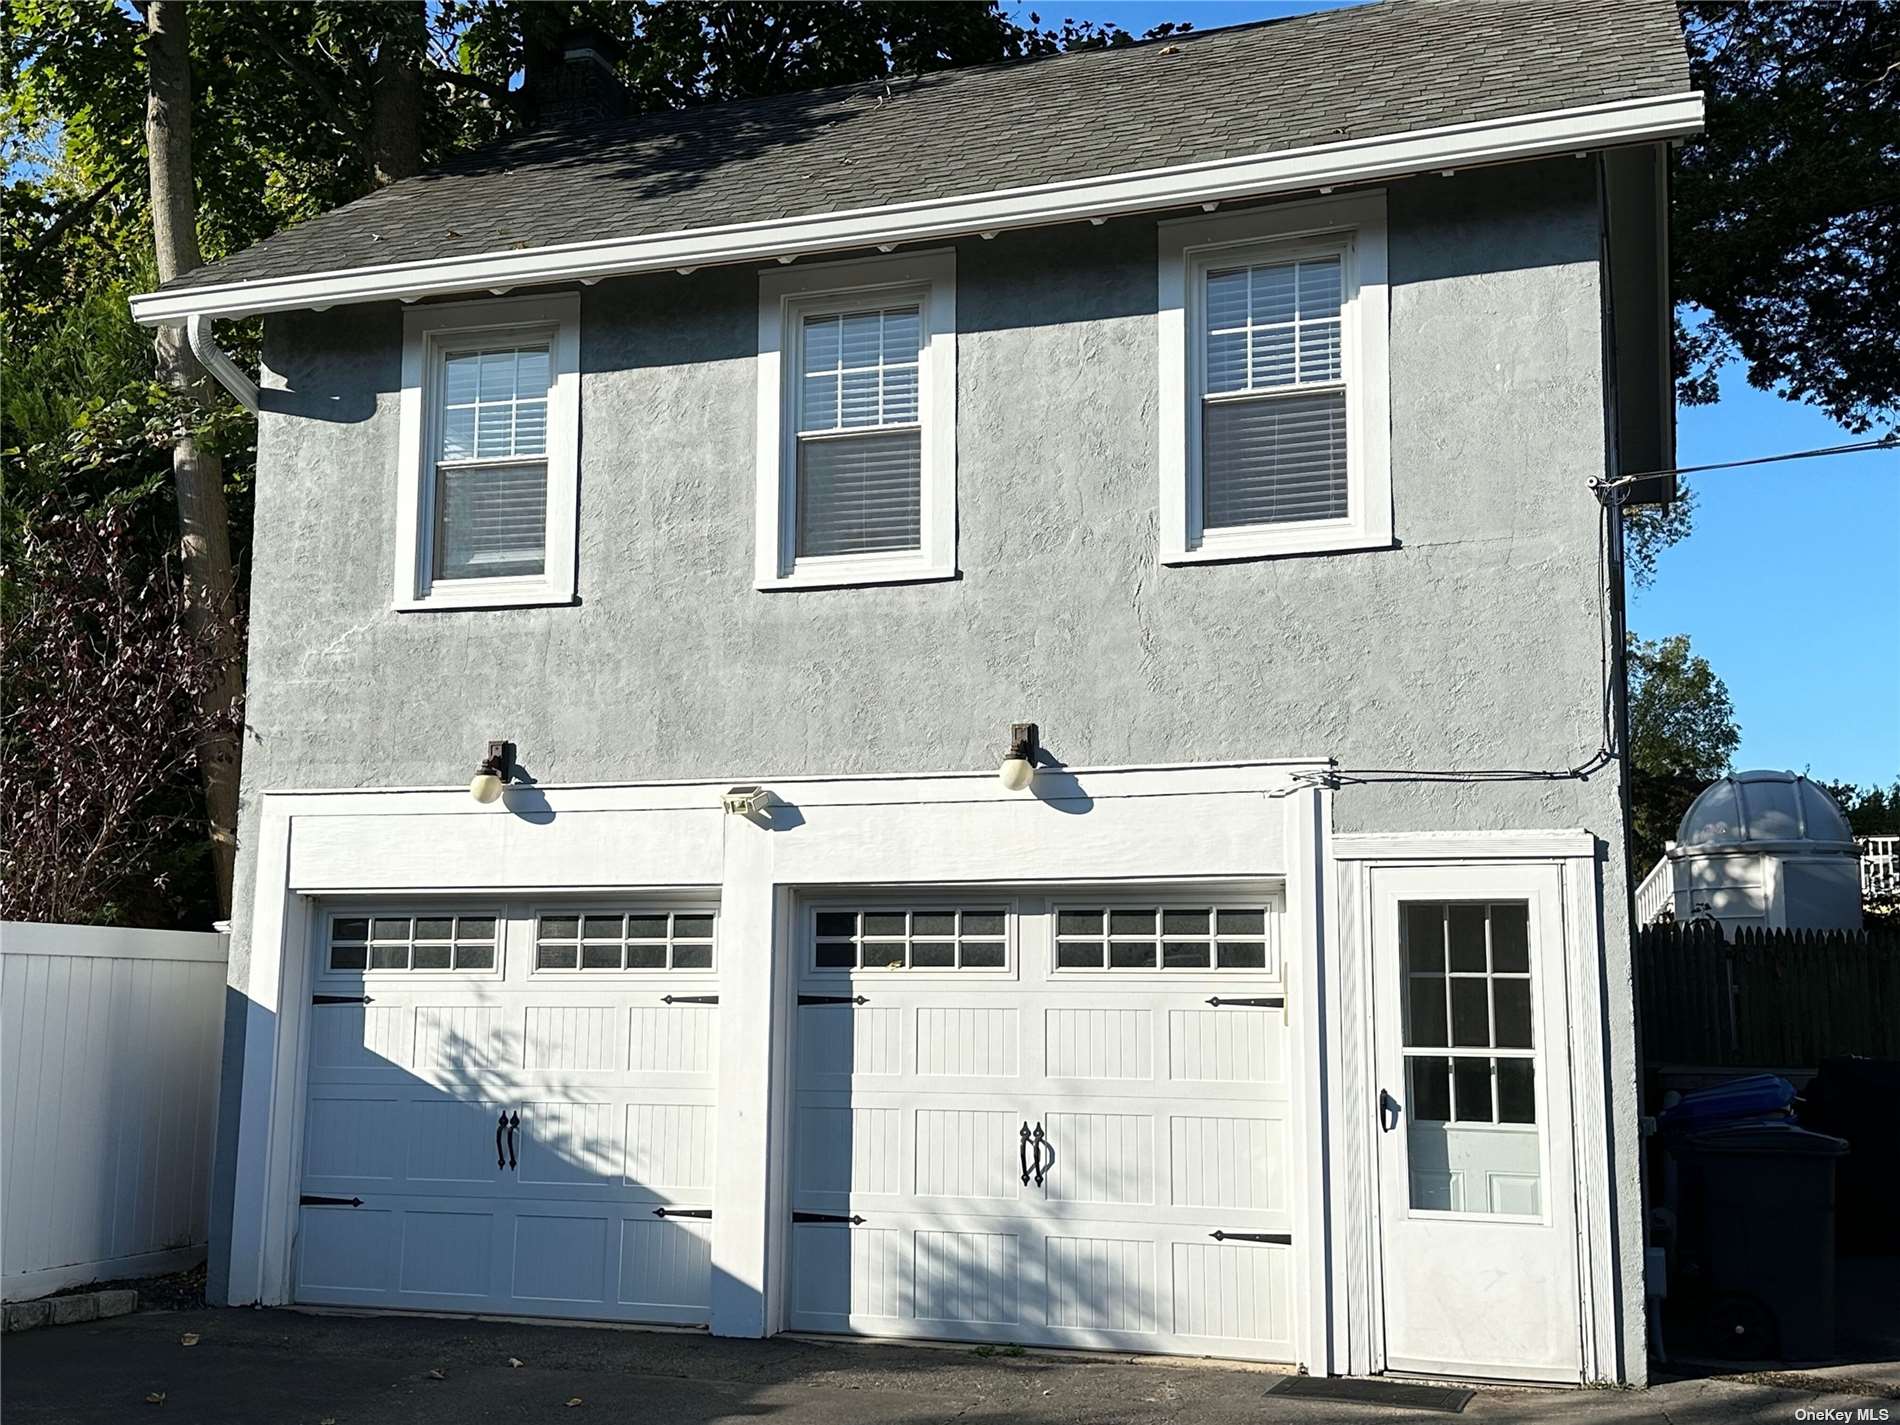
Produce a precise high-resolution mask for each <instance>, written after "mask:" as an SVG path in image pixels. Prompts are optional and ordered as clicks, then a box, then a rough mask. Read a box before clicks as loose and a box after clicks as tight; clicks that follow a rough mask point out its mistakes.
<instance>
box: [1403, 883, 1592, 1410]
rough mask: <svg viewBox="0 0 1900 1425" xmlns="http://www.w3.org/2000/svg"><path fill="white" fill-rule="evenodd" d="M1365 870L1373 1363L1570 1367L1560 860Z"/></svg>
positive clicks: (1414, 1367)
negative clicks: (1379, 1349) (1374, 1263)
mask: <svg viewBox="0 0 1900 1425" xmlns="http://www.w3.org/2000/svg"><path fill="white" fill-rule="evenodd" d="M1371 874H1372V906H1373V913H1374V916H1375V929H1374V935H1373V957H1374V958H1373V980H1374V996H1375V1016H1376V1040H1377V1068H1378V1075H1377V1078H1378V1095H1379V1099H1378V1103H1377V1104H1376V1105H1375V1107H1376V1110H1377V1112H1378V1114H1379V1127H1380V1132H1379V1134H1378V1143H1379V1155H1378V1157H1379V1183H1380V1220H1379V1226H1380V1246H1381V1251H1380V1271H1381V1280H1382V1283H1383V1295H1384V1304H1385V1310H1384V1327H1385V1355H1386V1364H1387V1367H1388V1369H1391V1370H1394V1371H1410V1372H1419V1373H1425V1374H1446V1375H1455V1376H1467V1377H1469V1376H1481V1377H1489V1378H1497V1379H1517V1380H1547V1381H1566V1382H1571V1381H1576V1380H1578V1379H1579V1378H1580V1374H1581V1370H1582V1359H1583V1355H1582V1335H1581V1330H1582V1327H1581V1310H1580V1306H1579V1302H1578V1266H1577V1255H1578V1246H1577V1232H1576V1200H1575V1175H1574V1173H1573V1171H1572V1163H1571V1122H1570V1120H1571V1105H1570V1087H1569V1086H1570V1064H1569V1055H1568V1049H1567V1038H1568V1029H1567V1023H1566V1014H1565V999H1564V981H1565V977H1564V964H1565V955H1564V936H1563V915H1562V909H1561V902H1562V897H1561V880H1560V875H1559V872H1558V870H1557V868H1555V867H1545V866H1504V867H1488V868H1487V867H1457V868H1410V867H1392V868H1383V867H1382V868H1377V869H1375V870H1373V871H1372V873H1371Z"/></svg>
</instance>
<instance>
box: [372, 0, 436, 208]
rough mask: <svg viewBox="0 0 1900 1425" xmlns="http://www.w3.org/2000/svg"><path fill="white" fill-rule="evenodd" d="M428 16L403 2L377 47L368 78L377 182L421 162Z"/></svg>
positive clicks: (417, 166)
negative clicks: (423, 65)
mask: <svg viewBox="0 0 1900 1425" xmlns="http://www.w3.org/2000/svg"><path fill="white" fill-rule="evenodd" d="M427 23H428V20H427V17H426V15H425V14H424V13H423V8H422V6H421V5H420V4H415V5H410V6H406V7H405V8H404V9H403V10H402V11H401V12H400V13H399V17H398V18H397V19H396V21H395V22H394V23H392V24H391V25H390V26H389V28H388V30H387V31H386V32H385V33H384V34H383V37H382V39H381V41H380V42H379V43H378V44H377V46H376V61H375V63H374V65H373V66H372V67H371V70H370V81H369V157H370V170H371V173H370V176H371V177H372V178H373V179H374V181H375V183H376V185H377V187H379V188H380V187H382V186H383V185H384V184H387V183H394V182H395V181H396V180H397V179H398V178H407V177H409V176H410V175H411V174H413V173H415V172H417V171H418V170H419V169H420V168H421V167H422V62H423V57H424V55H425V54H426V52H427V49H428V30H427Z"/></svg>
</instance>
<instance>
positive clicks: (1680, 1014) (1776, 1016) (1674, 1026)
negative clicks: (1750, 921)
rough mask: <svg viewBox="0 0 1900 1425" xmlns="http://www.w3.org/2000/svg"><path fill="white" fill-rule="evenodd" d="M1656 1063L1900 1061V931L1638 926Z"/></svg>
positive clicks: (1649, 1039) (1640, 973) (1642, 988)
mask: <svg viewBox="0 0 1900 1425" xmlns="http://www.w3.org/2000/svg"><path fill="white" fill-rule="evenodd" d="M1636 980H1637V996H1638V1007H1639V1013H1640V1014H1641V1017H1642V1034H1643V1058H1644V1059H1645V1061H1646V1062H1647V1065H1648V1066H1649V1067H1650V1068H1658V1067H1662V1066H1664V1065H1708V1066H1711V1067H1724V1068H1764V1069H1779V1068H1814V1067H1816V1066H1818V1065H1819V1064H1820V1062H1821V1061H1822V1060H1823V1059H1829V1058H1833V1057H1835V1056H1837V1055H1841V1054H1865V1055H1868V1056H1871V1057H1874V1058H1888V1059H1891V1058H1900V930H1896V929H1895V928H1893V927H1891V926H1888V927H1884V928H1882V929H1879V930H1873V931H1856V932H1846V933H1844V932H1838V931H1810V930H1741V931H1738V932H1737V933H1736V936H1735V939H1734V940H1733V941H1726V940H1724V939H1723V938H1722V934H1721V931H1720V930H1718V929H1717V928H1716V927H1715V926H1713V925H1710V924H1707V923H1690V924H1686V925H1677V924H1667V923H1665V924H1660V925H1646V926H1644V927H1643V928H1642V929H1641V930H1640V931H1638V932H1637V939H1636Z"/></svg>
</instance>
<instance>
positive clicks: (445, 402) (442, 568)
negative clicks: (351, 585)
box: [396, 296, 580, 609]
mask: <svg viewBox="0 0 1900 1425" xmlns="http://www.w3.org/2000/svg"><path fill="white" fill-rule="evenodd" d="M579 327H580V299H579V298H578V297H574V296H559V297H551V298H533V299H524V300H518V301H501V302H460V303H451V304H446V305H443V306H439V307H427V308H421V309H417V310H412V311H411V312H409V313H408V314H407V316H406V318H405V328H404V344H403V394H402V402H403V403H402V424H403V440H402V459H403V470H402V480H401V485H400V489H401V496H402V498H401V504H400V506H399V508H398V519H397V541H396V544H397V547H396V606H397V607H398V608H405V609H421V608H436V607H451V608H468V607H495V606H503V605H510V604H546V603H565V602H567V601H569V600H571V599H572V598H573V597H574V518H575V512H574V504H575V493H576V484H577V456H578V425H579V419H578V411H579V404H580V370H579Z"/></svg>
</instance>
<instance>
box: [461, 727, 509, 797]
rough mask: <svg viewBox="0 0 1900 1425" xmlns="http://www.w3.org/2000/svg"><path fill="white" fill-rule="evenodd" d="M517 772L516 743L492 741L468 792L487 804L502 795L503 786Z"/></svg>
mask: <svg viewBox="0 0 1900 1425" xmlns="http://www.w3.org/2000/svg"><path fill="white" fill-rule="evenodd" d="M514 774H515V745H514V743H512V742H491V743H489V744H488V755H487V756H486V757H484V758H482V765H481V766H479V767H477V768H476V769H475V776H474V779H473V780H472V781H470V782H469V784H468V794H469V795H470V796H471V797H473V798H475V800H476V801H478V802H480V803H481V804H482V805H483V806H487V805H488V804H489V803H490V802H492V801H494V800H495V799H496V798H497V797H499V796H500V795H501V791H502V788H503V787H505V786H507V785H508V781H509V779H510V778H511V777H513V776H514Z"/></svg>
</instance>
